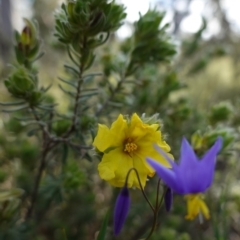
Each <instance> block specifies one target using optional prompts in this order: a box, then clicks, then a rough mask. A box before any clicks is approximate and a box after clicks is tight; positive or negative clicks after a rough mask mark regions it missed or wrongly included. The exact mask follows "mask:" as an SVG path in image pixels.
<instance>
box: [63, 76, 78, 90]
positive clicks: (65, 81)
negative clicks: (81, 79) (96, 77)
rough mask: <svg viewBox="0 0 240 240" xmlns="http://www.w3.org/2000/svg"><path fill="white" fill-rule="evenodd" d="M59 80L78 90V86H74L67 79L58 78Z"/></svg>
mask: <svg viewBox="0 0 240 240" xmlns="http://www.w3.org/2000/svg"><path fill="white" fill-rule="evenodd" d="M58 79H59V80H60V81H62V82H64V83H66V84H68V85H70V86H72V87H74V88H77V86H76V84H74V83H72V82H70V81H68V80H65V79H63V78H60V77H58Z"/></svg>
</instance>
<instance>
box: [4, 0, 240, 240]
mask: <svg viewBox="0 0 240 240" xmlns="http://www.w3.org/2000/svg"><path fill="white" fill-rule="evenodd" d="M117 2H119V3H122V4H124V5H125V6H126V12H127V18H126V21H125V24H124V25H123V26H122V27H121V28H120V29H119V30H118V31H117V32H116V33H115V34H113V35H112V36H111V39H110V41H109V45H108V47H104V48H101V49H99V55H101V56H108V54H109V52H111V53H112V54H113V55H114V54H115V55H116V54H118V52H117V50H118V49H119V46H121V45H124V44H125V41H127V39H128V38H129V37H130V36H131V35H132V33H133V22H134V21H137V20H138V18H139V15H143V14H145V13H146V12H147V11H148V9H149V8H155V9H157V10H159V11H161V12H165V17H164V20H163V22H162V25H164V24H166V23H169V28H168V29H167V32H168V34H169V35H170V37H171V41H172V42H173V43H174V44H175V45H176V50H177V53H176V54H175V56H174V58H173V59H172V61H171V63H170V64H169V65H167V66H166V65H164V66H162V65H161V66H157V67H156V66H155V67H153V68H151V67H149V68H148V69H146V70H145V72H144V73H143V75H141V76H139V77H138V78H139V82H140V84H139V88H138V90H139V91H138V92H137V93H136V94H135V96H133V95H132V96H128V97H127V98H126V99H125V100H124V101H125V102H127V103H128V104H129V105H131V107H127V108H126V109H125V110H124V111H125V112H126V113H129V114H131V113H132V112H135V111H136V112H138V113H143V112H146V113H148V114H153V113H155V112H159V113H160V117H161V119H162V120H163V123H164V128H163V129H164V131H163V132H164V135H166V138H167V142H168V143H169V145H170V146H171V147H172V149H173V150H172V151H173V153H174V156H176V159H177V157H178V155H179V150H178V149H179V145H180V140H181V136H183V135H185V136H186V137H187V138H188V139H189V140H190V141H192V144H193V146H194V147H195V150H196V151H198V150H199V149H201V150H202V148H201V147H202V145H201V144H204V141H206V142H207V141H208V140H209V139H210V140H209V141H210V142H211V139H212V137H214V136H216V135H223V136H224V137H225V139H226V142H227V143H226V145H228V148H227V150H226V151H225V152H224V153H223V154H222V155H221V156H220V157H219V159H218V164H217V172H216V176H215V181H214V184H213V187H212V189H211V191H209V192H208V193H207V195H206V199H207V203H208V205H209V207H210V211H211V220H210V221H206V222H205V223H204V224H200V223H199V221H198V219H196V221H194V222H188V221H186V220H184V215H185V211H186V206H185V202H184V200H183V199H182V198H181V197H179V196H175V198H174V206H173V209H172V212H171V214H166V212H165V210H164V209H162V210H161V212H160V219H159V221H160V227H159V229H158V230H157V231H156V233H154V236H153V237H152V239H153V240H159V239H161V240H175V239H177V240H190V239H192V240H195V239H196V240H213V239H217V240H240V187H239V186H240V164H239V153H240V152H239V151H240V142H239V130H240V129H239V123H240V112H239V107H240V98H239V95H240V14H239V9H240V1H237V0H162V1H157V0H151V1H147V0H141V1H134V0H122V1H117ZM61 3H62V1H60V0H51V1H49V0H35V1H34V0H0V77H1V78H0V80H1V82H0V101H1V102H3V101H7V100H9V98H10V97H9V93H8V92H7V91H6V88H5V87H4V84H3V80H4V79H5V78H6V76H7V75H8V73H9V72H10V67H9V63H10V62H12V61H13V59H14V55H13V44H14V41H13V31H14V29H17V30H18V31H21V30H22V28H23V26H24V22H23V20H22V19H23V18H32V19H35V20H36V21H37V22H38V24H39V31H40V38H41V39H42V48H43V50H44V52H45V55H44V57H43V58H41V60H40V61H39V62H38V63H37V65H38V71H39V78H40V79H41V84H42V85H44V86H47V85H49V84H50V83H51V84H52V85H53V88H52V91H51V95H49V98H51V99H54V101H55V102H57V103H58V102H59V103H61V104H59V106H58V111H59V112H60V113H64V112H65V111H66V109H68V101H62V99H64V95H63V93H62V92H60V91H59V89H58V88H57V84H58V82H57V77H58V76H59V75H61V74H64V71H63V68H62V66H63V64H64V63H65V62H66V61H67V54H66V52H65V50H64V47H63V46H62V45H61V44H59V43H58V42H57V39H56V38H54V35H53V34H54V24H55V23H54V14H53V13H54V12H55V11H56V9H57V8H59V7H60V5H61ZM120 57H121V56H120ZM98 61H99V63H98V65H96V66H94V67H95V68H96V69H101V67H103V68H106V65H107V63H105V62H104V57H100V58H99V59H98ZM156 68H157V70H156ZM153 75H156V76H157V77H158V78H159V79H161V81H160V80H159V81H158V80H155V79H151V76H153ZM152 78H153V77H152ZM156 87H157V88H156ZM153 89H155V90H156V93H155V94H156V96H157V98H156V100H154V101H153V99H152V98H149V93H152V92H154V91H155V90H154V91H153ZM103 119H104V118H103ZM56 128H57V126H56ZM0 129H1V131H0V132H1V133H0V165H1V168H0V183H1V187H0V188H1V189H2V190H9V192H7V194H8V195H7V196H6V194H5V195H4V194H2V193H1V192H0V202H1V209H2V211H0V212H2V213H0V239H34V240H35V239H36V240H48V239H49V240H50V239H56V240H58V239H68V240H77V239H86V240H87V239H94V236H95V235H96V233H97V231H98V230H99V228H100V225H101V222H102V219H103V217H104V215H105V213H106V211H107V209H108V208H109V205H110V206H112V205H113V203H114V200H115V198H116V195H117V193H118V192H117V190H113V188H112V187H110V186H109V185H108V184H107V183H105V182H103V181H102V180H100V179H99V176H98V174H97V171H96V169H97V163H98V161H97V160H96V159H94V158H93V159H94V160H93V161H92V162H89V161H82V162H81V163H79V162H78V161H76V159H78V156H76V155H75V154H73V153H71V154H70V157H69V160H68V164H66V166H65V168H64V171H65V173H67V174H65V175H64V177H56V176H55V175H54V174H55V172H57V171H58V167H56V166H57V163H58V161H60V160H55V161H53V162H52V165H50V166H49V172H50V173H51V174H49V176H48V177H46V178H45V179H44V181H43V183H42V185H41V189H40V192H41V194H42V195H40V199H39V201H38V202H39V203H38V210H37V214H38V217H37V220H36V221H37V223H38V226H37V227H36V226H35V228H34V229H33V230H32V233H33V232H34V238H26V237H22V238H20V237H19V236H20V233H21V234H23V236H26V235H24V234H25V232H28V231H27V230H26V229H30V228H31V226H30V225H31V224H30V225H24V226H23V225H21V223H22V218H21V215H22V214H24V206H23V207H22V208H21V211H20V212H19V211H17V210H16V209H18V208H19V205H20V201H23V200H24V196H23V197H21V198H20V197H19V196H21V194H22V193H20V192H18V191H19V190H15V191H14V190H11V189H12V188H13V187H17V188H18V189H23V190H24V191H25V193H26V194H27V193H29V192H30V183H31V180H32V177H33V176H32V175H31V174H32V172H33V171H34V169H35V167H36V166H35V165H34V161H35V160H36V159H37V156H38V154H39V151H40V150H39V147H38V143H37V140H36V138H34V137H33V136H32V135H31V133H28V136H26V128H25V126H22V125H21V124H20V123H19V122H18V121H17V120H16V119H15V118H13V117H12V115H11V114H8V113H1V118H0ZM24 131H25V134H24ZM199 141H200V142H201V144H200V145H201V147H199ZM206 147H207V146H206ZM199 154H200V155H201V154H202V152H201V151H200V150H199ZM58 157H59V158H60V156H58ZM56 169H57V170H56ZM151 182H152V185H153V186H156V184H157V181H156V179H155V178H154V179H153V180H151ZM154 184H155V185H154ZM10 190H11V191H10ZM146 191H147V194H149V196H150V198H151V199H152V200H153V198H154V194H153V192H154V189H153V187H152V188H151V186H150V187H149V188H147V189H146ZM1 194H2V195H1ZM131 196H132V206H131V211H130V214H129V217H128V220H127V223H126V227H125V228H124V230H123V233H122V235H121V236H119V238H116V239H132V240H136V239H140V238H141V237H142V234H143V232H145V230H147V229H148V228H149V219H150V211H149V210H148V206H147V204H146V203H145V202H144V201H139V199H140V198H141V196H140V192H138V191H134V190H132V191H131ZM6 199H7V200H6ZM19 199H20V200H19ZM6 202H7V203H6ZM53 205H54V208H52V206H53ZM46 209H47V210H46ZM16 212H17V214H16ZM16 223H17V224H16ZM111 224H112V223H111V220H110V223H109V228H111ZM109 231H110V230H109ZM32 233H30V235H31V234H32ZM4 234H5V235H4ZM28 234H29V232H28ZM65 234H66V236H67V237H65ZM6 236H7V237H6ZM31 236H33V235H31ZM83 236H84V237H83ZM124 236H125V237H127V238H125V237H124ZM108 239H113V238H112V237H111V235H110V234H109V238H108Z"/></svg>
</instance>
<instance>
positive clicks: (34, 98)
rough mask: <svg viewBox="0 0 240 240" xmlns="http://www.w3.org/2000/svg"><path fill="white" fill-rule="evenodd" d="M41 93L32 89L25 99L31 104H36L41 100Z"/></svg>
mask: <svg viewBox="0 0 240 240" xmlns="http://www.w3.org/2000/svg"><path fill="white" fill-rule="evenodd" d="M42 95H43V93H42V92H41V91H33V92H32V93H31V95H30V96H29V97H28V99H27V100H28V102H29V103H30V105H31V106H36V105H38V104H39V102H40V101H41V100H42Z"/></svg>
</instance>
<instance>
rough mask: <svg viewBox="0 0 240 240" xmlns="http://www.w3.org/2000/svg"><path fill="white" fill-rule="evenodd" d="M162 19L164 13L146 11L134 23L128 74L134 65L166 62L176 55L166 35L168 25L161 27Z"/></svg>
mask: <svg viewBox="0 0 240 240" xmlns="http://www.w3.org/2000/svg"><path fill="white" fill-rule="evenodd" d="M163 18H164V13H161V12H159V11H157V10H148V12H147V13H146V14H145V15H143V16H140V18H139V20H138V21H137V22H135V23H134V33H133V39H132V41H133V48H132V51H131V61H130V64H129V68H128V71H129V72H131V71H133V70H134V68H135V67H136V64H139V65H142V64H144V63H145V62H151V63H158V62H166V61H169V60H170V59H171V58H172V57H173V55H174V54H175V53H176V50H175V46H174V45H173V44H172V42H171V41H170V39H169V36H168V34H167V33H166V29H167V28H168V27H169V24H165V25H163V26H162V20H163Z"/></svg>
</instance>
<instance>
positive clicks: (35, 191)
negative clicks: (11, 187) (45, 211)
mask: <svg viewBox="0 0 240 240" xmlns="http://www.w3.org/2000/svg"><path fill="white" fill-rule="evenodd" d="M48 152H49V149H48V148H45V149H44V150H43V153H42V158H41V162H40V166H39V169H38V172H37V176H36V179H35V183H34V186H33V192H32V195H31V198H30V206H29V208H28V210H27V214H26V219H29V218H30V217H31V216H32V212H33V209H34V206H35V203H36V200H37V195H38V188H39V184H40V180H41V177H42V173H43V171H44V169H45V165H46V157H47V154H48Z"/></svg>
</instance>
